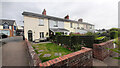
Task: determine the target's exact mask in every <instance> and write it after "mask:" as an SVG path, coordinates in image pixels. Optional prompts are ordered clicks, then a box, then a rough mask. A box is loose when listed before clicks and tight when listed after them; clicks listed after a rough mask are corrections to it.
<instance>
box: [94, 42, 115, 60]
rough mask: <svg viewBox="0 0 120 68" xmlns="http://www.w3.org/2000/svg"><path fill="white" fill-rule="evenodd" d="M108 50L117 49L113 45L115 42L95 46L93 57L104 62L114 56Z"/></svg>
mask: <svg viewBox="0 0 120 68" xmlns="http://www.w3.org/2000/svg"><path fill="white" fill-rule="evenodd" d="M107 48H115V46H114V45H113V40H109V41H107V42H103V43H100V44H94V45H93V57H94V58H96V59H99V60H104V59H105V58H106V57H108V56H110V55H111V54H113V52H112V51H110V50H109V49H107Z"/></svg>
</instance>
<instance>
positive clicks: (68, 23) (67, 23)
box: [64, 22, 75, 33]
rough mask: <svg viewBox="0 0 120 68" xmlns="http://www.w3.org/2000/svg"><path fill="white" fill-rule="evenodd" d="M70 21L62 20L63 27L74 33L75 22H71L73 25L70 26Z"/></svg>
mask: <svg viewBox="0 0 120 68" xmlns="http://www.w3.org/2000/svg"><path fill="white" fill-rule="evenodd" d="M70 23H71V22H64V28H65V29H67V30H69V31H70V32H73V33H74V32H75V29H74V27H75V23H73V27H72V28H71V27H70Z"/></svg>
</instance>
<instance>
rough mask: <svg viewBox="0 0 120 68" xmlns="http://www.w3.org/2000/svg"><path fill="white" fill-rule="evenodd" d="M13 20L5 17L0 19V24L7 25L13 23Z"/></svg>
mask: <svg viewBox="0 0 120 68" xmlns="http://www.w3.org/2000/svg"><path fill="white" fill-rule="evenodd" d="M14 22H15V20H7V19H0V25H3V24H4V23H7V24H8V25H10V26H11V25H13V24H14Z"/></svg>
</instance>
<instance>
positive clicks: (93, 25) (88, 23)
mask: <svg viewBox="0 0 120 68" xmlns="http://www.w3.org/2000/svg"><path fill="white" fill-rule="evenodd" d="M78 23H80V24H87V25H92V26H94V25H93V24H90V23H87V22H79V21H78Z"/></svg>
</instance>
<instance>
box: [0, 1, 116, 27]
mask: <svg viewBox="0 0 120 68" xmlns="http://www.w3.org/2000/svg"><path fill="white" fill-rule="evenodd" d="M107 2H110V3H107ZM2 7H3V8H2V11H3V18H8V19H16V21H17V24H19V25H23V24H22V22H21V21H23V17H22V15H21V13H22V12H23V11H31V12H35V13H42V11H43V9H44V8H45V9H46V10H47V15H51V16H56V17H61V18H63V17H64V16H65V15H67V14H69V15H70V19H72V20H78V19H79V18H83V19H84V21H86V22H89V23H92V24H95V26H96V28H112V27H117V25H118V21H117V15H118V14H117V1H116V2H113V1H109V0H108V1H99V2H97V1H79V2H71V1H70V2H64V1H63V2H61V1H60V2H3V4H2Z"/></svg>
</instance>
